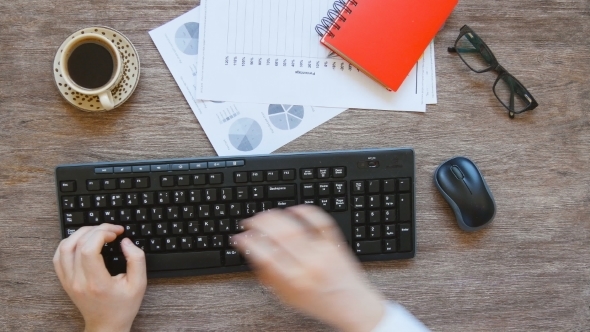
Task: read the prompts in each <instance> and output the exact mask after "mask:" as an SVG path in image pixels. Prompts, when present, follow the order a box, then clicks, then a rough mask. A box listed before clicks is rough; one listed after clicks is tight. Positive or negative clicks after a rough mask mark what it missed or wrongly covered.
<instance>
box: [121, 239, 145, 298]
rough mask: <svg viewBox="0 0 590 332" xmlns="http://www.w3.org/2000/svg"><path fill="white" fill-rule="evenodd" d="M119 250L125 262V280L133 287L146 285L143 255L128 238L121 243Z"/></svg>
mask: <svg viewBox="0 0 590 332" xmlns="http://www.w3.org/2000/svg"><path fill="white" fill-rule="evenodd" d="M121 249H122V250H123V255H125V259H126V260H127V280H128V281H129V282H130V283H131V284H133V285H143V287H145V285H146V284H147V276H146V268H145V253H144V252H143V250H141V249H139V248H138V247H137V246H136V245H135V244H133V242H131V240H129V239H128V238H125V239H123V241H121Z"/></svg>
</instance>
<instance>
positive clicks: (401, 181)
mask: <svg viewBox="0 0 590 332" xmlns="http://www.w3.org/2000/svg"><path fill="white" fill-rule="evenodd" d="M350 188H351V196H350V205H351V210H352V212H351V213H352V216H351V221H352V241H353V250H354V252H355V253H356V254H357V255H375V254H389V253H396V252H410V251H412V249H413V243H414V242H413V240H412V239H413V237H412V236H413V235H412V229H413V228H412V216H413V213H412V197H413V194H412V188H413V186H412V184H411V179H409V178H398V179H378V180H377V179H371V180H352V181H350Z"/></svg>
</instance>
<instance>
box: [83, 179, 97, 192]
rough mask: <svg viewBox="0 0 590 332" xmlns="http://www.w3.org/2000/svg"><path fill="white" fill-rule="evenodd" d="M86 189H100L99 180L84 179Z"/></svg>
mask: <svg viewBox="0 0 590 332" xmlns="http://www.w3.org/2000/svg"><path fill="white" fill-rule="evenodd" d="M86 189H87V190H88V191H98V190H100V180H88V181H86Z"/></svg>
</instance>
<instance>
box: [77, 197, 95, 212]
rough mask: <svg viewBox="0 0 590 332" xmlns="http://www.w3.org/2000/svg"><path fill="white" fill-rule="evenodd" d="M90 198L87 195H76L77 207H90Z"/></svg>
mask: <svg viewBox="0 0 590 332" xmlns="http://www.w3.org/2000/svg"><path fill="white" fill-rule="evenodd" d="M90 201H91V198H90V196H88V195H84V196H80V197H78V207H79V208H81V209H87V208H90V207H92V206H91V203H90Z"/></svg>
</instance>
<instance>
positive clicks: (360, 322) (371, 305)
mask: <svg viewBox="0 0 590 332" xmlns="http://www.w3.org/2000/svg"><path fill="white" fill-rule="evenodd" d="M355 302H356V305H355V306H354V310H351V311H350V312H348V313H346V314H344V315H342V316H341V318H340V319H339V320H338V322H336V324H335V327H336V328H337V329H338V330H339V331H342V332H371V331H373V330H374V329H375V328H376V327H377V326H378V325H379V323H380V322H381V320H382V319H383V317H384V316H385V304H384V301H383V300H382V298H381V296H379V295H378V294H376V293H374V292H371V293H370V294H365V296H358V297H356V298H355Z"/></svg>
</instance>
